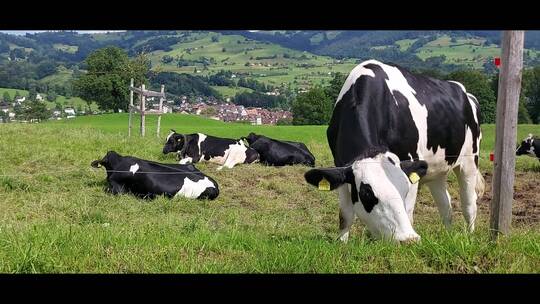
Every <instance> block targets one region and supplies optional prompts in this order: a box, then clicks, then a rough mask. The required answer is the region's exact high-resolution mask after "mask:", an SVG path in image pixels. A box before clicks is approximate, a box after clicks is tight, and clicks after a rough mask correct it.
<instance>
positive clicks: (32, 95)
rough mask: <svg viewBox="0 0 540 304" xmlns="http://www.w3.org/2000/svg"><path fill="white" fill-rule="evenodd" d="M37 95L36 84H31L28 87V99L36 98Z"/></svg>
mask: <svg viewBox="0 0 540 304" xmlns="http://www.w3.org/2000/svg"><path fill="white" fill-rule="evenodd" d="M36 96H37V90H36V87H35V86H31V87H30V88H29V89H28V100H35V99H36Z"/></svg>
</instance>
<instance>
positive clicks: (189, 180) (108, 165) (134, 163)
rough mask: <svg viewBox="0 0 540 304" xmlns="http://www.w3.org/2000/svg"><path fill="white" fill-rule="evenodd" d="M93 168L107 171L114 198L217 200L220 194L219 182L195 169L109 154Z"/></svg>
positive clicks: (112, 152) (95, 163)
mask: <svg viewBox="0 0 540 304" xmlns="http://www.w3.org/2000/svg"><path fill="white" fill-rule="evenodd" d="M91 165H92V167H94V168H99V167H101V166H103V167H105V169H106V170H107V182H108V184H109V186H108V188H107V191H109V192H111V193H113V194H120V193H132V194H134V195H136V196H138V197H142V198H154V197H156V196H157V195H165V196H167V197H175V196H183V197H187V198H197V199H210V200H213V199H215V198H216V197H217V196H218V194H219V188H218V184H217V183H216V181H214V180H213V179H212V178H210V177H208V176H206V175H204V174H203V173H202V172H201V171H199V170H197V168H195V166H193V165H180V164H161V163H156V162H153V161H148V160H144V159H140V158H136V157H131V156H122V155H120V154H118V153H116V152H114V151H109V152H107V154H106V155H105V157H103V159H101V160H95V161H93V162H92V164H91Z"/></svg>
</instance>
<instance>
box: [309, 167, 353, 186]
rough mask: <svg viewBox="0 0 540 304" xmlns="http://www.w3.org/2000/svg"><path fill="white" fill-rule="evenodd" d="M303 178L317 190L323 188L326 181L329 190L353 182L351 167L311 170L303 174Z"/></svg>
mask: <svg viewBox="0 0 540 304" xmlns="http://www.w3.org/2000/svg"><path fill="white" fill-rule="evenodd" d="M304 178H305V179H306V181H307V182H308V183H310V184H311V185H313V186H316V187H319V188H321V187H324V184H325V181H324V180H326V181H327V182H328V183H329V184H330V190H334V189H336V188H337V187H339V186H341V185H343V184H345V183H349V184H352V183H353V182H354V175H353V171H352V167H341V168H320V169H312V170H309V171H308V172H306V174H304ZM323 179H324V180H323Z"/></svg>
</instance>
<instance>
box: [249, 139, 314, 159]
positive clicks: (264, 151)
mask: <svg viewBox="0 0 540 304" xmlns="http://www.w3.org/2000/svg"><path fill="white" fill-rule="evenodd" d="M242 139H245V140H246V141H247V142H248V143H249V147H250V148H253V149H255V150H256V151H257V152H258V153H259V155H260V161H261V163H263V164H266V165H269V166H286V165H295V164H302V165H307V166H311V167H314V166H315V157H314V156H313V154H311V152H310V151H309V149H308V148H307V147H306V145H305V144H303V143H301V142H294V141H286V140H277V139H273V138H269V137H266V136H264V135H257V134H255V133H253V132H252V133H249V135H248V136H247V137H243V138H242Z"/></svg>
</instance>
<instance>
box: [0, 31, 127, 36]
mask: <svg viewBox="0 0 540 304" xmlns="http://www.w3.org/2000/svg"><path fill="white" fill-rule="evenodd" d="M75 31H76V32H77V33H82V34H96V33H106V32H123V31H113V30H110V31H78V30H75ZM41 32H46V31H0V33H5V34H12V35H26V33H30V34H34V33H41Z"/></svg>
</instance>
